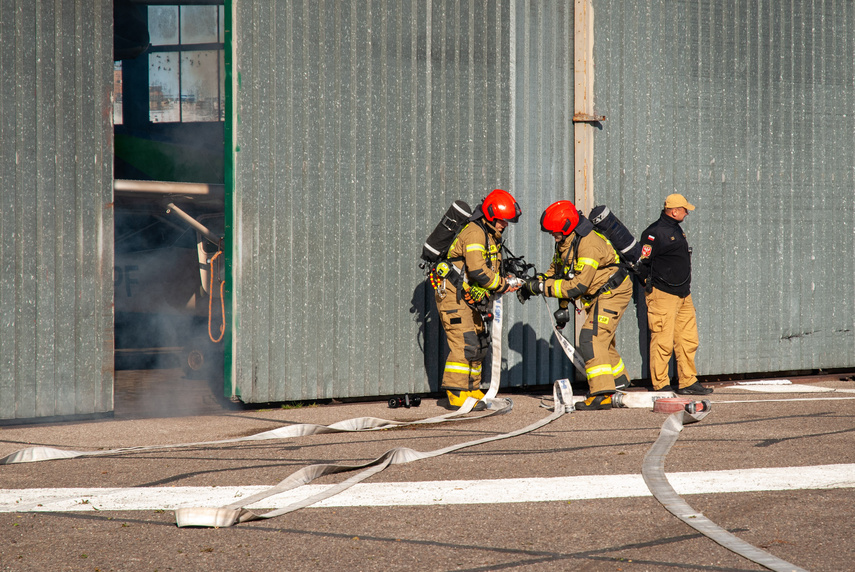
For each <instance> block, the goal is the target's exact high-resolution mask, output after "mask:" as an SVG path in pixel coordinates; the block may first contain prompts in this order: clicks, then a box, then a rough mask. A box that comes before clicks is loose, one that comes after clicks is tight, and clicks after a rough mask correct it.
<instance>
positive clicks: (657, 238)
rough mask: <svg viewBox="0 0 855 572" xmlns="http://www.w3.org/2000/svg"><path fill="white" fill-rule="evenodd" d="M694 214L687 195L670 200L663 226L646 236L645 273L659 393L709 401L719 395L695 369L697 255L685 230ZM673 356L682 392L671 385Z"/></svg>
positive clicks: (654, 226) (652, 227) (652, 357)
mask: <svg viewBox="0 0 855 572" xmlns="http://www.w3.org/2000/svg"><path fill="white" fill-rule="evenodd" d="M693 210H695V206H694V205H692V204H691V203H689V201H687V200H686V197H684V196H683V195H680V194H673V195H668V197H667V198H666V199H665V207H664V208H663V209H662V214H661V215H660V216H659V220H657V221H656V222H654V223H653V224H651V225H650V226H649V227H647V229H646V230H645V231H644V232H643V233H642V235H641V260H640V271H641V275H642V277H643V278H644V279H645V292H646V300H647V324H648V326H649V328H650V377H651V381H652V382H653V390H654V391H676V392H677V393H678V394H682V395H707V394H709V393H712V391H713V390H712V389H710V388H707V387H704V386H703V385H701V384H700V383H699V382H698V372H697V369H696V367H695V353H697V351H698V324H697V320H696V318H695V306H694V304H693V303H692V294H691V289H690V286H691V283H692V256H691V255H692V249H691V248H690V247H689V243H688V241H687V240H686V233H685V232H683V229H682V227H680V223H681V222H683V220H684V219H685V218H686V216H688V214H689V211H693ZM672 354H673V355H674V356H675V357H676V359H677V377H678V380H679V384H678V387H677V388H672V387H671V385H670V383H669V379H668V364H669V362H670V361H671V355H672Z"/></svg>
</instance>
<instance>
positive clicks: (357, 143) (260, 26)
mask: <svg viewBox="0 0 855 572" xmlns="http://www.w3.org/2000/svg"><path fill="white" fill-rule="evenodd" d="M515 5H516V4H515V3H510V2H503V3H494V2H487V1H485V0H442V1H437V2H417V1H415V0H408V1H403V2H393V1H391V0H351V1H350V2H347V3H340V2H324V3H303V2H297V1H295V2H277V3H272V2H261V1H258V2H253V3H241V4H240V5H238V6H236V7H235V14H236V22H235V25H234V30H235V32H234V36H233V37H234V40H233V47H234V58H235V72H236V74H238V77H239V78H240V84H239V85H238V87H237V101H236V102H235V106H236V108H237V110H238V114H239V117H240V121H239V122H237V123H236V124H235V125H234V128H235V130H236V147H237V148H239V149H240V150H239V151H237V152H236V153H235V189H234V194H233V203H234V212H233V213H232V218H233V220H234V233H233V236H232V244H233V249H234V252H233V266H234V271H233V272H234V282H235V284H234V292H235V295H234V302H233V304H234V307H233V312H234V316H235V318H234V320H233V322H234V327H235V331H234V341H233V348H232V351H233V358H234V366H233V376H234V384H235V386H236V387H237V393H238V394H239V395H240V397H241V398H242V399H243V400H244V401H249V402H253V401H254V402H260V401H276V400H306V399H315V398H331V397H353V396H365V395H384V394H391V393H398V392H403V391H418V392H424V391H428V390H430V389H431V388H432V389H436V388H437V387H438V383H439V379H440V369H441V365H442V362H444V351H443V340H442V336H441V335H440V334H441V329H440V327H439V324H438V316H437V315H436V310H435V307H434V303H433V292H432V290H431V289H429V288H426V287H425V283H424V281H423V278H422V275H421V273H420V271H419V270H418V268H417V267H416V262H417V256H418V254H417V253H418V250H419V248H420V245H421V242H422V241H423V240H424V237H425V236H426V235H427V234H428V233H429V232H430V230H431V228H432V227H433V225H434V224H435V219H436V218H438V217H439V215H440V214H441V213H442V212H444V211H445V209H446V208H447V206H448V204H449V203H450V202H451V201H452V200H453V199H455V198H458V197H460V198H464V199H466V200H467V201H470V202H472V203H475V202H476V201H478V200H479V199H480V198H481V197H483V196H484V195H485V194H486V193H487V192H489V190H490V189H492V188H496V187H506V188H509V189H511V190H512V191H513V192H515V193H516V194H517V195H518V196H525V195H526V193H527V192H528V191H527V190H525V188H524V187H525V186H526V185H527V184H528V182H529V180H536V181H538V184H539V185H541V186H543V187H546V188H549V189H554V188H555V186H556V183H555V181H559V183H558V184H559V185H563V186H565V187H566V184H567V181H568V180H570V178H571V176H572V175H571V174H570V173H572V165H571V164H570V161H571V159H570V157H571V156H572V153H571V152H570V151H569V148H568V146H569V145H570V144H571V143H570V141H572V139H570V138H569V137H568V133H569V128H570V127H571V126H570V121H569V116H568V111H567V109H566V99H567V96H568V92H569V89H570V87H569V86H570V83H569V79H567V76H568V74H569V75H572V70H570V69H569V66H570V65H571V62H572V58H571V57H569V55H568V52H567V50H568V49H569V48H568V47H567V46H568V45H570V44H572V42H569V35H570V33H571V26H570V19H569V17H568V15H567V14H566V13H565V8H564V6H563V3H560V2H552V3H548V6H547V7H546V8H545V9H543V11H542V12H541V11H540V9H539V7H538V6H539V5H535V6H534V7H531V6H529V5H522V4H519V6H522V8H521V10H522V11H521V12H520V14H519V18H520V20H521V22H523V23H524V22H527V21H528V19H529V18H530V17H531V18H535V16H529V15H528V14H529V12H531V13H532V14H535V15H536V19H534V20H533V23H531V24H530V27H531V26H533V27H534V28H535V29H537V28H538V27H543V26H547V25H549V26H555V27H556V28H557V29H559V28H560V30H559V31H560V33H561V38H560V39H559V40H553V39H548V40H541V39H539V38H538V37H537V36H538V34H536V33H532V34H531V36H532V38H535V41H536V42H541V41H545V42H546V43H547V45H546V46H545V47H542V48H539V49H542V50H544V53H547V54H552V53H553V51H554V54H555V56H554V57H555V60H554V61H555V62H556V63H557V64H559V65H561V66H563V68H562V69H558V70H551V69H550V70H546V69H544V66H545V64H543V63H540V64H537V61H536V58H531V63H530V64H529V63H526V64H525V67H526V68H528V67H530V66H535V65H539V66H540V67H539V68H537V69H538V70H539V71H535V72H533V73H534V76H535V81H546V82H547V86H546V87H543V88H540V87H536V86H533V87H531V88H528V87H527V88H526V89H531V90H532V91H534V93H538V92H539V91H540V90H543V89H545V90H547V91H548V92H549V93H550V94H551V95H550V97H549V98H548V99H549V101H548V102H546V103H543V102H541V101H540V99H541V98H539V97H538V100H537V101H535V102H534V105H533V106H532V107H531V108H530V113H531V114H532V115H533V116H535V120H534V121H533V122H532V124H533V125H535V126H540V128H541V129H542V130H543V131H544V133H543V134H542V135H539V134H538V133H537V132H536V131H537V129H535V128H530V134H529V136H530V137H532V138H533V139H534V140H535V142H536V146H535V147H533V148H532V150H531V152H530V153H529V155H527V156H526V160H528V161H530V162H531V166H528V165H523V166H516V165H514V164H513V161H514V158H513V157H514V156H513V153H512V150H511V149H512V141H511V138H512V137H513V135H512V134H513V133H514V132H515V130H516V129H517V124H516V123H517V122H515V120H514V119H513V118H514V117H517V116H516V115H515V113H516V112H515V109H516V106H517V105H518V104H519V103H521V102H522V100H521V99H518V96H517V95H516V92H517V90H518V89H519V86H518V85H517V83H515V82H514V80H513V79H512V78H513V77H514V76H513V69H512V68H513V65H514V63H513V59H514V58H516V57H517V56H516V55H515V56H514V58H512V57H511V55H510V54H509V50H510V49H511V48H512V47H513V46H516V45H517V44H516V42H514V41H511V37H510V36H511V34H512V33H516V29H515V28H513V27H512V23H511V22H512V18H511V10H512V7H513V6H515ZM519 6H518V8H519ZM556 16H557V17H558V20H557V22H558V24H556V23H555V20H554V17H556ZM262 20H263V21H262ZM271 23H272V24H271ZM265 46H276V47H275V48H270V49H268V48H266V47H265ZM559 46H560V48H559ZM277 50H278V51H277ZM527 57H528V56H525V58H527ZM525 58H523V59H525ZM552 82H554V83H552ZM522 96H523V97H530V95H529V94H528V93H527V92H526V91H525V90H524V91H523V92H522ZM556 110H557V111H556ZM556 118H558V125H552V123H553V122H554V121H555V119H556ZM529 121H531V118H529V117H524V116H519V119H518V123H519V124H528V123H529ZM541 152H545V153H547V156H546V158H544V157H543V153H541ZM556 162H557V164H556ZM267 164H269V165H271V166H272V167H271V168H270V169H268V167H267V166H266V165H267ZM517 172H519V173H523V174H525V176H524V177H522V178H520V179H515V178H514V177H513V174H514V173H517ZM260 173H264V176H261V175H260ZM529 174H531V175H532V176H533V177H534V178H533V179H529ZM514 187H517V188H516V189H515V188H514ZM550 192H552V191H550ZM262 205H264V206H265V207H264V208H268V209H269V212H268V214H267V216H266V217H265V215H263V214H261V213H260V212H259V209H260V208H261V206H262ZM535 211H536V208H534V207H532V210H531V211H527V216H529V217H530V218H531V220H532V221H535V220H536V219H537V217H538V216H539V212H535ZM250 229H254V230H250ZM514 231H516V232H518V233H519V240H528V241H529V242H530V243H532V244H534V243H536V244H539V245H541V246H540V248H541V249H542V253H543V256H542V257H541V258H543V257H546V258H548V252H547V251H549V252H551V250H549V245H548V244H546V243H545V241H543V240H542V239H543V237H542V236H540V233H539V232H538V231H537V229H536V227H533V228H532V229H528V231H526V230H523V225H518V227H517V228H515V229H514ZM512 236H514V234H513V233H512ZM511 244H513V243H511ZM514 304H515V302H514V301H513V300H512V299H511V300H509V306H511V307H512V306H513V305H514ZM512 311H513V310H512ZM524 313H533V315H541V314H542V309H537V308H534V307H533V308H532V309H531V310H526V311H525V312H524ZM544 325H546V323H545V320H544V321H542V322H541V326H540V327H541V328H543V326H544ZM509 327H510V326H509ZM544 344H545V345H544ZM530 345H532V347H533V348H535V349H537V351H539V352H540V353H541V354H542V356H543V359H551V360H552V361H553V362H554V363H555V364H557V365H558V366H559V367H560V368H561V369H562V370H566V364H565V363H564V362H562V361H561V360H558V359H554V356H555V353H554V349H553V350H549V349H548V342H547V341H542V342H539V343H533V344H530ZM260 348H263V349H260ZM506 351H507V350H506ZM514 351H515V352H517V353H518V354H519V357H515V358H512V360H511V361H510V362H509V366H512V365H516V364H517V363H520V362H521V361H522V357H523V354H524V352H525V350H521V349H520V348H515V350H514ZM549 370H550V367H549V366H545V367H544V368H542V370H540V371H539V375H540V377H539V382H541V383H547V382H549V377H550V375H551V372H550V371H549ZM534 373H535V374H537V373H538V371H537V370H534ZM530 375H531V374H526V376H525V377H523V376H522V375H521V374H513V375H512V376H511V378H510V379H511V380H512V381H511V383H514V384H522V383H529V384H531V383H533V382H532V380H531V379H529V377H530Z"/></svg>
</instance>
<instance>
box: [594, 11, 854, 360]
mask: <svg viewBox="0 0 855 572" xmlns="http://www.w3.org/2000/svg"><path fill="white" fill-rule="evenodd" d="M594 4H595V37H596V40H595V52H594V60H595V65H596V81H595V106H596V108H597V110H598V112H599V113H602V114H604V115H606V116H607V117H608V119H607V121H606V122H605V123H604V130H603V132H602V133H601V134H600V135H599V136H598V139H597V142H596V163H595V170H596V171H595V193H596V195H597V196H598V198H599V200H600V201H601V202H605V203H607V204H609V205H610V206H612V207H613V210H615V211H617V212H618V213H619V216H621V218H622V219H623V220H624V222H625V223H626V224H627V226H629V227H630V229H631V230H633V231H634V232H636V233H640V232H641V231H642V230H643V229H644V228H645V227H646V225H647V224H648V223H650V222H652V221H653V220H654V219H656V218H657V216H658V214H659V210H660V208H661V204H662V200H663V199H664V197H665V196H666V195H667V194H668V193H671V192H674V191H677V192H681V193H684V194H685V195H686V196H687V197H689V199H690V200H692V201H693V202H694V204H696V205H697V207H698V208H697V210H696V211H695V212H694V213H692V214H691V215H690V216H689V218H688V219H687V222H686V223H685V224H684V225H683V226H684V228H685V229H686V230H687V233H688V236H689V240H690V243H691V244H693V246H694V254H693V265H694V277H693V298H694V299H695V304H696V306H697V309H698V322H699V328H700V338H701V347H700V351H699V353H698V369H699V373H701V374H727V373H749V372H778V371H789V370H816V369H819V368H823V369H828V368H841V367H852V366H855V351H853V349H855V325H853V316H855V294H853V290H855V280H853V277H855V275H853V269H855V265H854V264H853V257H852V252H853V250H855V235H853V232H855V226H853V224H854V223H855V212H853V202H855V199H853V195H855V32H853V30H855V2H851V1H841V0H809V1H808V0H788V1H786V2H779V1H777V0H752V1H747V0H715V1H711V0H706V1H701V0H692V1H676V0H646V1H640V0H595V3H594ZM621 335H622V342H621V343H622V344H623V347H630V346H631V345H632V344H633V343H635V339H634V336H636V335H637V332H636V328H635V327H630V326H628V325H627V324H624V325H623V326H622V334H621ZM636 345H637V344H636ZM619 347H620V346H619ZM633 353H634V354H635V352H633ZM624 357H625V359H627V357H629V358H631V360H627V361H631V362H632V363H631V365H632V367H631V370H632V372H633V375H635V376H637V375H638V374H639V372H640V370H639V368H638V364H639V358H638V355H637V354H635V355H630V356H626V355H625V356H624Z"/></svg>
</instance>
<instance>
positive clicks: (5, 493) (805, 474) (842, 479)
mask: <svg viewBox="0 0 855 572" xmlns="http://www.w3.org/2000/svg"><path fill="white" fill-rule="evenodd" d="M668 480H669V481H670V483H671V485H672V486H673V487H674V489H675V490H676V491H677V493H678V494H681V495H691V494H716V493H740V492H755V491H787V490H808V489H840V488H855V464H845V465H843V464H842V465H817V466H809V467H780V468H765V469H740V470H730V471H702V472H691V473H689V472H686V473H670V474H668ZM330 486H332V485H307V486H304V487H300V488H298V489H295V490H293V491H288V492H286V493H282V494H279V495H276V496H273V497H270V498H268V499H266V500H264V501H263V503H262V504H259V505H257V506H256V505H253V506H251V507H249V508H271V509H275V508H281V507H283V506H287V505H289V504H291V503H292V502H295V501H297V500H300V499H303V498H307V497H309V496H311V495H313V494H315V493H317V492H320V491H322V490H324V489H326V488H328V487H330ZM268 488H269V487H268V486H247V487H232V486H229V487H141V488H126V489H85V488H69V489H0V512H70V511H105V510H110V511H117V510H121V511H138V510H175V509H177V508H182V507H212V508H213V507H220V506H223V505H226V504H230V503H232V502H234V501H236V500H237V499H239V498H241V497H247V496H250V495H252V494H255V493H257V492H260V491H262V490H266V489H268ZM497 491H499V494H497ZM645 496H650V491H649V490H648V489H647V486H646V485H645V484H644V481H643V479H642V477H641V475H640V474H639V475H586V476H577V477H554V478H530V479H497V480H481V481H425V482H415V483H411V482H402V483H360V484H357V485H355V486H353V487H352V488H351V489H348V490H346V491H344V492H342V493H341V494H339V495H336V496H334V497H332V498H329V499H327V500H325V501H322V502H320V503H318V504H316V505H313V506H314V507H317V508H322V507H326V508H329V507H345V506H406V505H409V506H416V505H422V506H424V505H455V504H500V503H519V502H547V501H569V500H584V499H599V498H626V497H645ZM481 499H490V500H489V501H487V502H486V503H485V501H483V500H481Z"/></svg>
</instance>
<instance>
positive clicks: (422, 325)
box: [410, 280, 448, 392]
mask: <svg viewBox="0 0 855 572" xmlns="http://www.w3.org/2000/svg"><path fill="white" fill-rule="evenodd" d="M410 313H411V314H412V315H413V319H414V320H415V322H416V323H417V324H418V326H419V327H418V331H417V332H416V344H417V345H418V348H419V349H420V350H421V352H422V356H423V358H424V359H423V363H424V368H425V375H426V376H427V380H428V386H429V387H430V391H431V392H437V391H439V386H440V384H441V383H442V368H443V366H444V365H445V356H446V355H448V342H447V341H446V339H445V331H444V330H443V329H442V324H441V323H440V320H439V310H437V309H436V299H435V298H434V290H433V287H431V286H430V285H429V284H428V281H427V280H423V281H422V282H420V283H419V284H418V285H417V286H416V288H415V289H414V290H413V297H412V298H411V300H410Z"/></svg>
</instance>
